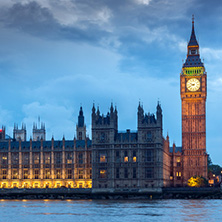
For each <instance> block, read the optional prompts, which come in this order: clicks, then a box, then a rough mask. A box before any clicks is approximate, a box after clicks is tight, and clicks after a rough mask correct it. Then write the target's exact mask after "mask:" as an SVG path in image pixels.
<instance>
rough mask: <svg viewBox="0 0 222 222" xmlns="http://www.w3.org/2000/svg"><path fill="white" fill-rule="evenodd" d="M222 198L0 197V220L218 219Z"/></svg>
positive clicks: (221, 216)
mask: <svg viewBox="0 0 222 222" xmlns="http://www.w3.org/2000/svg"><path fill="white" fill-rule="evenodd" d="M221 218H222V200H147V201H144V200H137V201H129V200H121V201H120V200H64V201H61V200H21V201H19V200H9V201H7V200H1V201H0V221H5V222H7V221H13V222H14V221H41V222H43V221H44V222H45V221H46V222H47V221H53V222H55V221H65V222H69V221H72V222H74V221H84V222H88V221H90V222H91V221H97V222H101V221H109V222H112V221H121V222H122V221H133V222H135V221H168V222H170V221H221V220H222V219H221Z"/></svg>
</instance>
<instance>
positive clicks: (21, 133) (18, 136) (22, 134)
mask: <svg viewBox="0 0 222 222" xmlns="http://www.w3.org/2000/svg"><path fill="white" fill-rule="evenodd" d="M13 139H14V140H16V141H19V140H21V141H26V125H25V124H24V123H22V128H21V129H19V128H18V124H14V129H13Z"/></svg>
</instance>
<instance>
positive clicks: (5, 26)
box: [0, 0, 222, 165]
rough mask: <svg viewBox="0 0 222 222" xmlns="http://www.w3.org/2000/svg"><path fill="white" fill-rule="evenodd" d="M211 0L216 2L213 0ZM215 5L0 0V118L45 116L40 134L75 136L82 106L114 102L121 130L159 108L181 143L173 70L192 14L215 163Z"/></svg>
mask: <svg viewBox="0 0 222 222" xmlns="http://www.w3.org/2000/svg"><path fill="white" fill-rule="evenodd" d="M212 2H213V3H212ZM221 12H222V2H221V1H219V0H214V1H210V0H185V1H184V0H125V1H120V0H110V1H107V0H93V1H92V0H80V1H77V0H36V1H29V0H1V1H0V29H1V30H0V42H1V47H0V92H1V100H0V101H1V102H0V125H5V126H6V133H7V134H8V135H10V136H12V134H13V133H12V132H13V126H14V123H17V124H18V125H19V127H21V124H22V122H24V123H25V124H26V127H27V133H28V136H27V139H29V138H30V136H31V132H32V126H33V122H37V121H38V116H40V118H41V121H42V122H45V124H46V129H47V133H46V136H47V139H51V137H52V135H54V137H55V139H57V140H59V139H61V138H62V137H63V135H65V138H66V139H73V138H74V134H75V125H76V123H77V117H78V112H79V108H80V105H82V106H83V111H84V115H85V121H86V125H87V131H88V134H89V135H91V133H90V130H91V109H92V105H93V102H94V103H95V105H96V106H97V105H99V107H100V111H101V112H102V113H104V114H106V113H107V112H108V110H109V107H110V104H111V102H113V104H114V105H116V106H117V110H118V117H119V119H118V123H119V130H121V131H122V130H124V131H125V130H126V129H131V130H136V129H137V107H138V104H139V101H141V103H142V104H143V107H144V110H145V112H151V113H155V112H156V105H157V101H158V99H159V101H160V103H161V106H162V109H163V118H164V119H163V135H164V136H166V135H167V132H168V134H169V137H170V142H171V145H172V143H173V142H175V143H176V145H177V146H181V100H180V72H181V68H182V61H183V60H184V59H185V58H186V50H187V42H188V40H189V38H190V34H191V25H192V24H191V18H192V14H194V15H195V31H196V36H197V39H198V41H199V45H200V56H201V59H202V61H204V64H205V68H206V71H207V78H208V97H207V116H206V119H207V151H208V153H209V154H210V156H211V158H212V160H213V162H214V163H218V164H221V165H222V158H221V156H222V13H221Z"/></svg>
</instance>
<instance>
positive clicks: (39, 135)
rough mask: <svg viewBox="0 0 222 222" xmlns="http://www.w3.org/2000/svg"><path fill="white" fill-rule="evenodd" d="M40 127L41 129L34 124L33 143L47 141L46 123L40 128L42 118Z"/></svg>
mask: <svg viewBox="0 0 222 222" xmlns="http://www.w3.org/2000/svg"><path fill="white" fill-rule="evenodd" d="M38 125H39V127H38V126H37V124H36V123H33V130H32V137H33V141H40V140H43V141H45V139H46V130H45V123H43V122H42V123H41V126H40V118H39V124H38Z"/></svg>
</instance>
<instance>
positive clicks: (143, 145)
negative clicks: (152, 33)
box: [0, 20, 207, 192]
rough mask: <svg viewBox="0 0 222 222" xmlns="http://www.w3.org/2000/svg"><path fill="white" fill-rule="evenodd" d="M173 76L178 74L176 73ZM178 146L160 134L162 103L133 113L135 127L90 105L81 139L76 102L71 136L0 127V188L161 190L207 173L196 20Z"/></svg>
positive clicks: (81, 124) (114, 112)
mask: <svg viewBox="0 0 222 222" xmlns="http://www.w3.org/2000/svg"><path fill="white" fill-rule="evenodd" d="M178 80H179V76H178ZM180 95H181V105H182V115H181V117H182V146H181V147H177V146H176V145H175V144H173V146H172V147H170V145H169V144H170V141H169V136H167V137H166V138H164V137H163V122H162V118H163V117H162V108H161V105H160V104H159V102H158V104H157V106H156V110H155V114H150V113H146V112H145V111H144V108H143V106H142V105H141V104H139V105H138V111H137V131H136V132H131V131H130V130H126V132H124V133H123V132H119V131H118V111H117V108H116V107H113V105H112V104H111V106H110V110H109V112H108V113H107V114H105V115H104V114H101V113H100V110H99V107H97V108H95V106H94V105H93V107H92V115H91V122H92V128H91V130H92V133H91V135H92V138H91V139H90V138H88V137H87V136H86V125H85V121H84V114H83V108H82V107H80V111H79V116H78V124H77V126H76V135H77V136H76V138H74V139H73V140H66V139H65V138H63V139H62V140H59V141H57V140H54V138H52V139H51V140H50V141H47V140H46V130H45V125H44V124H43V123H42V124H41V126H40V125H38V126H37V125H36V124H34V125H33V132H32V134H33V135H32V139H30V140H29V141H28V140H27V138H26V127H25V125H24V124H23V125H22V127H21V128H18V125H15V126H14V130H13V138H10V137H8V136H7V135H6V128H5V127H2V129H0V188H59V187H67V188H92V190H93V191H94V192H101V191H104V192H106V191H108V192H115V191H119V190H123V189H127V190H134V191H135V190H136V191H139V192H146V191H147V192H149V191H160V190H161V189H162V187H178V186H186V185H187V181H188V179H189V178H190V177H192V176H203V177H205V178H207V153H206V111H205V107H206V96H207V75H206V72H205V67H204V64H203V63H202V62H201V59H200V54H199V44H198V42H197V40H196V36H195V30H194V20H193V21H192V32H191V37H190V40H189V43H188V45H187V57H186V60H185V62H184V64H183V66H182V71H181V73H180Z"/></svg>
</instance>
